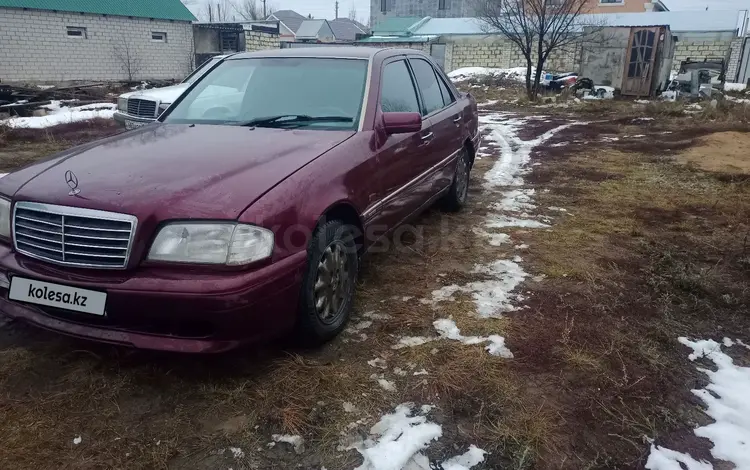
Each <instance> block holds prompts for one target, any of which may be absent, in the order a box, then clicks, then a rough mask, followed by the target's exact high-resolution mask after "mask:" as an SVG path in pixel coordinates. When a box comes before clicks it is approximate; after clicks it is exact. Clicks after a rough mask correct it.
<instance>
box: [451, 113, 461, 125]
mask: <svg viewBox="0 0 750 470" xmlns="http://www.w3.org/2000/svg"><path fill="white" fill-rule="evenodd" d="M460 120H461V115H460V114H459V115H458V116H456V117H454V118H453V122H455V123H456V124H458V122H459V121H460Z"/></svg>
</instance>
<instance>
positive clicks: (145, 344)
mask: <svg viewBox="0 0 750 470" xmlns="http://www.w3.org/2000/svg"><path fill="white" fill-rule="evenodd" d="M477 124H478V123H477V108H476V103H475V101H474V99H473V98H472V97H471V96H470V95H465V94H461V93H459V92H458V91H457V90H456V89H455V88H454V87H453V85H452V84H451V82H450V81H449V80H448V79H447V78H446V76H445V74H444V73H443V72H442V71H441V70H440V69H439V68H438V67H436V66H435V64H434V63H433V62H432V60H431V59H430V58H429V57H428V56H426V55H424V54H422V53H420V52H417V51H413V50H398V49H385V50H381V49H370V48H359V47H354V48H349V47H331V48H322V47H321V48H310V49H284V50H276V51H262V52H255V53H242V54H236V55H233V56H230V57H228V58H226V59H224V60H223V61H222V62H221V63H220V64H218V65H217V66H216V67H215V68H214V69H213V70H212V71H211V72H209V73H208V74H206V75H205V76H203V77H202V78H201V79H200V80H198V81H197V82H195V83H193V84H192V85H191V87H190V88H189V89H188V90H187V91H186V92H185V93H184V94H183V95H182V96H181V97H180V98H179V99H178V100H176V101H175V102H174V103H173V104H172V105H171V106H170V107H169V109H168V110H167V111H165V112H164V114H162V116H161V117H160V118H159V120H158V122H156V123H153V124H149V125H147V126H145V127H142V128H140V129H137V130H133V131H129V132H125V133H123V134H120V135H117V136H114V137H111V138H107V139H104V140H100V141H97V142H94V143H90V144H86V145H83V146H79V147H76V148H73V149H70V150H67V151H65V152H62V153H60V154H58V155H55V156H53V157H52V158H50V159H47V160H45V161H41V162H38V163H35V164H33V165H30V166H28V167H26V168H23V169H21V170H18V171H16V172H14V173H11V174H9V175H7V176H5V177H4V178H2V179H0V291H1V292H2V296H0V311H1V312H2V313H4V314H5V315H8V316H10V317H13V318H16V319H19V320H24V321H26V322H28V323H31V324H34V325H38V326H40V327H43V328H47V329H50V330H54V331H57V332H60V333H64V334H67V335H72V336H77V337H81V338H88V339H92V340H96V341H102V342H108V343H114V344H122V345H129V346H135V347H138V348H146V349H158V350H169V351H184V352H219V351H224V350H228V349H231V348H233V347H236V346H238V345H240V344H243V343H247V342H252V341H256V340H259V339H262V338H268V337H272V336H277V335H280V334H282V333H284V332H286V331H289V330H292V329H294V328H295V327H296V329H297V331H298V332H299V333H300V334H301V336H302V338H303V339H305V340H307V341H308V342H323V341H326V340H328V339H331V338H332V337H334V336H335V335H336V334H338V333H339V332H340V331H341V330H342V329H343V328H344V326H345V324H346V322H347V320H348V319H349V316H350V313H351V310H352V299H353V295H354V287H355V281H356V278H357V271H358V267H359V257H360V256H361V255H362V253H364V252H365V251H366V250H367V248H368V247H369V246H370V245H371V244H372V243H373V242H375V241H376V240H377V239H378V238H379V237H382V236H385V235H387V234H388V233H389V232H390V231H392V230H393V229H394V228H395V227H397V226H398V225H399V224H401V223H403V222H404V221H406V220H407V219H408V218H409V217H411V216H413V215H415V214H418V213H419V212H420V211H422V210H423V209H425V208H426V207H428V206H430V205H431V204H433V203H434V202H436V201H438V200H440V201H441V202H442V203H443V204H444V206H445V207H446V208H448V209H449V210H457V209H459V208H461V206H462V205H463V204H464V202H465V200H466V195H467V187H468V182H469V172H470V170H471V167H472V163H473V160H474V154H475V152H476V150H477V147H478V144H479V133H478V127H477Z"/></svg>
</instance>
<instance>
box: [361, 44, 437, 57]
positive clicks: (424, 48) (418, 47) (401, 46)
mask: <svg viewBox="0 0 750 470" xmlns="http://www.w3.org/2000/svg"><path fill="white" fill-rule="evenodd" d="M354 45H355V46H363V47H385V48H387V47H390V48H397V49H415V50H418V51H422V52H424V53H425V54H427V55H429V54H430V43H427V42H382V43H372V42H370V43H356V42H355V43H354ZM446 56H447V52H446Z"/></svg>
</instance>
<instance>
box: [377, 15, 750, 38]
mask: <svg viewBox="0 0 750 470" xmlns="http://www.w3.org/2000/svg"><path fill="white" fill-rule="evenodd" d="M747 15H748V12H747V10H739V11H738V10H724V11H721V10H708V11H705V10H704V11H658V12H642V13H603V14H591V15H581V17H580V20H576V22H577V23H578V24H580V25H581V26H586V25H588V24H590V25H596V26H653V25H667V26H669V27H670V29H671V30H672V31H674V32H701V31H705V32H709V31H711V32H715V31H736V30H737V28H742V27H743V23H744V19H745V17H746V16H747ZM407 32H408V33H410V34H413V35H435V36H450V35H466V34H475V35H482V34H492V32H491V29H490V28H489V27H488V26H487V25H486V24H485V23H483V22H482V21H480V20H477V19H476V18H430V17H427V18H425V19H424V20H422V21H421V22H419V23H414V24H412V26H410V27H409V28H408V29H407ZM740 33H741V34H743V32H742V31H740ZM373 34H379V35H383V36H387V35H391V36H398V35H399V34H398V33H396V32H393V33H383V32H381V31H379V30H378V31H376V32H374V33H373Z"/></svg>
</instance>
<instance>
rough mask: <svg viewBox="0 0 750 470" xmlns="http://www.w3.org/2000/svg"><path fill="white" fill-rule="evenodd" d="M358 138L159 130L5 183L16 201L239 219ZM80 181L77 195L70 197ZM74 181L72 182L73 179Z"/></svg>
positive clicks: (162, 216) (71, 154)
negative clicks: (316, 161)
mask: <svg viewBox="0 0 750 470" xmlns="http://www.w3.org/2000/svg"><path fill="white" fill-rule="evenodd" d="M353 134H354V132H353V131H321V130H318V131H312V130H300V129H294V130H288V129H287V130H281V129H268V128H255V129H253V128H247V127H238V126H211V125H169V124H160V123H159V124H152V125H149V126H145V127H143V128H141V129H137V130H135V131H130V132H125V133H123V134H120V135H118V136H115V137H111V138H108V139H106V140H103V141H99V142H95V143H92V144H87V145H84V146H81V147H77V148H73V149H71V150H68V151H66V152H63V153H61V154H58V155H57V156H55V157H53V158H51V159H49V160H46V161H43V162H39V163H36V164H33V165H31V166H29V167H26V168H24V169H22V170H19V171H17V172H14V173H11V174H9V175H7V176H6V177H4V178H0V194H5V195H13V199H14V200H16V201H21V200H24V201H36V202H42V203H48V204H59V205H67V206H76V207H84V208H90V209H99V210H106V211H113V212H120V213H125V214H132V215H135V216H137V217H138V219H139V220H140V221H143V220H144V219H151V220H156V221H160V220H166V219H180V218H204V219H235V218H237V217H239V216H240V214H241V213H242V212H243V211H244V210H245V209H246V208H247V207H248V206H249V205H250V204H252V203H253V202H255V201H256V200H257V199H258V198H259V197H261V196H262V195H263V194H265V193H266V192H267V191H268V190H270V189H271V188H273V187H274V186H275V185H276V184H278V183H279V182H281V181H282V180H284V179H285V178H287V177H288V176H289V175H291V174H292V173H294V172H296V171H297V170H299V169H300V168H301V167H303V166H304V165H306V164H307V163H309V162H310V161H312V160H314V159H315V158H317V157H318V156H320V155H322V154H323V153H325V152H326V151H327V150H329V149H331V148H332V147H334V146H336V145H338V144H339V143H341V142H343V141H344V140H346V139H348V138H349V137H351V136H352V135H353ZM68 171H71V172H72V173H73V174H74V175H75V178H76V179H77V183H78V186H77V188H75V189H78V190H79V191H80V192H79V193H78V194H77V195H70V193H71V192H72V191H71V187H69V186H74V185H75V184H74V183H69V182H68V180H69V179H71V178H69V177H66V172H68ZM68 176H70V175H69V174H68Z"/></svg>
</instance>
